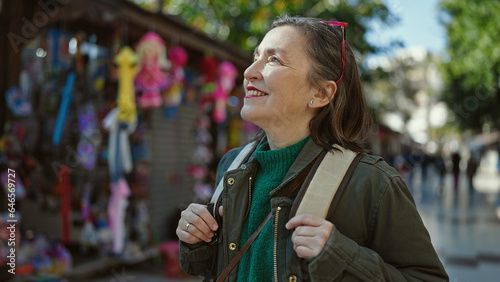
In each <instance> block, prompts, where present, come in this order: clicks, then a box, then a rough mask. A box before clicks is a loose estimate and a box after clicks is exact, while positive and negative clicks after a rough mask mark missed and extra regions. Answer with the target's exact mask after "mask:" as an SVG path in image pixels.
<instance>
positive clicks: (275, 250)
mask: <svg viewBox="0 0 500 282" xmlns="http://www.w3.org/2000/svg"><path fill="white" fill-rule="evenodd" d="M280 210H281V207H277V208H276V220H275V221H274V250H273V265H274V281H278V218H279V214H280Z"/></svg>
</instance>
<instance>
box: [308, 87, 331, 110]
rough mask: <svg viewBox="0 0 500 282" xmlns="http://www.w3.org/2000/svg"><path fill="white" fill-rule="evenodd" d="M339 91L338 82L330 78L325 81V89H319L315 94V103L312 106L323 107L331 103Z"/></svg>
mask: <svg viewBox="0 0 500 282" xmlns="http://www.w3.org/2000/svg"><path fill="white" fill-rule="evenodd" d="M336 92H337V84H336V83H335V81H332V80H329V81H327V82H326V83H325V86H324V87H323V89H318V90H317V91H316V94H314V96H313V100H314V103H313V104H311V105H310V106H311V107H313V108H321V107H324V106H326V105H328V104H329V103H330V101H332V100H333V98H334V97H335V93H336Z"/></svg>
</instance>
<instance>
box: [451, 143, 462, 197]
mask: <svg viewBox="0 0 500 282" xmlns="http://www.w3.org/2000/svg"><path fill="white" fill-rule="evenodd" d="M460 160H461V157H460V153H459V152H458V151H455V152H453V154H451V163H452V169H451V172H452V173H453V188H454V189H455V192H457V191H458V184H459V180H460Z"/></svg>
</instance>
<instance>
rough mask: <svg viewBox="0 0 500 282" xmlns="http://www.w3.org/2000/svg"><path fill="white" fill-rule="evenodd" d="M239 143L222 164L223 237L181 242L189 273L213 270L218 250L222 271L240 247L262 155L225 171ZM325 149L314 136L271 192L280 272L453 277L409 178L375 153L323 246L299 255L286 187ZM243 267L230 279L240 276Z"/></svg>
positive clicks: (313, 276) (323, 277)
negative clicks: (440, 255) (305, 255)
mask: <svg viewBox="0 0 500 282" xmlns="http://www.w3.org/2000/svg"><path fill="white" fill-rule="evenodd" d="M240 150H241V148H238V149H234V150H231V151H230V152H228V153H227V154H226V155H225V156H224V157H223V158H222V160H221V162H220V163H219V167H218V170H217V181H219V180H220V179H221V178H222V177H223V181H224V190H223V192H222V203H223V206H224V215H223V223H222V232H219V234H218V236H219V238H218V242H216V243H215V244H214V245H209V244H207V243H205V242H200V243H198V244H195V245H188V244H185V243H181V244H180V265H181V268H182V269H183V270H184V271H185V272H186V273H188V274H190V275H202V276H206V275H208V273H210V268H211V263H212V258H213V256H214V255H215V253H216V252H217V258H216V263H217V266H216V271H217V276H218V275H219V274H220V273H221V272H222V270H223V269H224V267H225V266H226V265H227V264H228V263H229V261H230V260H231V259H232V258H233V257H234V255H235V254H236V253H237V252H238V250H239V248H240V247H241V246H239V243H240V234H241V229H242V224H243V221H244V219H245V218H246V216H247V215H248V213H249V212H251V211H249V207H250V201H251V191H252V181H253V178H254V177H255V175H256V174H257V168H258V162H257V160H256V159H255V158H254V157H253V156H252V157H250V159H249V160H248V161H247V162H246V163H245V164H243V165H241V166H240V167H239V168H238V169H235V170H232V171H228V172H226V170H227V169H228V167H229V166H230V164H231V163H232V161H233V159H234V158H235V157H236V156H237V155H238V153H239V151H240ZM321 151H322V148H321V147H320V146H318V145H316V144H315V143H314V142H313V141H312V140H311V139H309V140H308V141H307V143H306V144H305V145H304V148H303V149H302V151H301V152H300V153H299V156H298V157H297V159H296V160H295V162H294V163H293V164H292V166H291V168H290V170H289V171H288V173H287V175H286V176H285V179H284V180H283V183H282V184H281V185H280V186H279V187H277V188H276V189H274V190H273V191H272V192H271V193H270V196H271V208H272V213H273V218H272V220H273V235H274V242H269V247H270V248H273V258H274V261H273V262H272V263H273V268H274V280H275V281H309V280H311V281H370V282H372V281H448V280H449V279H448V275H447V274H446V272H445V270H444V268H443V265H442V264H441V262H440V260H439V258H438V256H437V254H436V252H435V250H434V248H433V246H432V244H431V239H430V237H429V233H428V232H427V230H426V228H425V226H424V224H423V222H422V220H421V218H420V215H419V213H418V211H417V209H416V207H415V203H414V201H413V198H412V196H411V194H410V191H409V189H408V188H407V186H406V184H405V182H404V180H403V179H402V177H401V176H400V175H399V174H398V173H397V171H396V170H394V169H393V168H392V167H390V166H389V165H388V164H387V163H386V162H384V161H383V160H382V158H380V157H376V156H370V155H368V156H364V157H363V158H362V159H361V160H360V162H359V164H358V166H357V168H356V170H355V171H354V173H353V175H352V178H351V179H350V181H349V183H348V184H347V186H346V189H345V191H344V193H343V194H342V196H341V198H340V202H339V203H338V205H337V207H336V208H335V210H334V211H333V215H332V216H331V217H328V218H327V219H328V220H329V221H331V222H332V223H333V224H334V227H333V230H332V233H331V235H330V238H329V239H328V241H327V243H326V246H325V247H324V249H323V250H322V251H321V253H320V254H319V255H317V256H316V257H313V258H310V259H300V258H299V257H298V256H297V255H296V253H295V252H294V250H293V243H292V242H291V236H292V232H293V231H291V230H287V229H286V228H285V224H286V223H287V222H288V220H289V219H290V217H289V216H290V215H289V213H290V209H291V207H292V204H293V203H294V197H293V196H292V197H291V198H287V197H284V196H283V194H284V193H285V190H287V186H288V184H290V183H292V182H293V180H294V178H295V177H297V175H298V174H299V173H300V172H301V171H302V170H303V169H304V168H305V167H307V165H308V164H309V163H311V162H312V161H313V160H314V159H315V158H316V157H317V156H318V155H319V154H320V152H321ZM332 169H335V168H332ZM216 245H217V246H218V248H217V251H215V248H214V246H216ZM262 263H269V262H262ZM237 268H238V267H237V266H236V267H235V268H234V269H233V271H232V272H231V274H230V275H229V276H228V278H227V279H226V281H236V276H237V274H238V269H237Z"/></svg>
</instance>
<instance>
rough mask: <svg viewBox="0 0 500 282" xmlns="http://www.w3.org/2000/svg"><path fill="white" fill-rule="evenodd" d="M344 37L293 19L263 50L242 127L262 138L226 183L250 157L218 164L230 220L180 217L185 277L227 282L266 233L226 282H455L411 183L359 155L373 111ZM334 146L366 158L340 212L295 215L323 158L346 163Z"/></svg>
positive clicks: (248, 82) (191, 212) (248, 88)
mask: <svg viewBox="0 0 500 282" xmlns="http://www.w3.org/2000/svg"><path fill="white" fill-rule="evenodd" d="M335 26H341V28H342V30H341V31H342V32H339V31H338V30H340V28H339V27H335ZM346 26H347V24H346V23H340V22H322V21H320V20H317V19H309V18H298V17H293V18H290V17H284V18H281V19H278V20H276V21H275V22H274V23H273V25H272V27H271V30H270V31H269V32H268V33H267V34H266V35H265V37H264V39H263V40H262V42H261V43H260V45H259V46H258V47H257V48H256V50H255V53H254V62H253V63H252V64H251V65H250V66H249V67H248V68H247V70H246V71H245V74H244V78H245V79H244V87H245V94H246V95H245V99H244V105H243V108H242V110H241V115H242V117H243V119H245V120H247V121H250V122H252V123H254V124H256V125H258V126H259V127H260V128H261V129H262V131H261V132H260V134H259V135H258V136H257V138H256V139H257V143H256V144H257V146H255V147H254V148H255V149H253V150H250V153H249V154H243V155H244V156H246V157H242V159H243V164H242V165H241V166H239V168H237V169H235V170H231V171H227V170H228V167H229V166H230V164H231V163H233V160H234V159H235V158H237V156H238V157H239V156H241V155H240V152H241V150H242V148H238V149H234V150H232V151H230V152H228V153H227V154H226V155H225V156H224V157H223V158H222V160H221V162H220V163H219V167H218V170H217V180H218V181H221V180H223V181H222V182H220V183H221V185H223V187H224V189H223V191H222V196H221V197H222V198H219V199H221V200H220V201H218V202H217V205H218V206H219V205H221V204H222V206H220V207H217V210H218V211H219V215H220V216H222V220H221V221H219V222H217V221H216V220H215V218H214V217H213V216H212V215H211V214H210V213H209V211H208V210H207V209H206V207H205V206H204V205H199V204H191V205H190V206H189V207H188V208H187V209H186V210H185V211H183V212H182V214H181V219H180V221H179V224H178V227H177V235H178V236H179V239H180V241H181V244H180V264H181V267H182V268H183V269H184V271H186V272H187V273H188V274H192V275H203V276H212V278H214V277H219V275H221V273H222V272H223V271H224V269H226V267H227V265H228V263H229V262H230V261H232V259H233V258H234V257H235V256H236V255H237V253H238V252H239V250H240V249H241V248H242V247H243V246H244V245H245V243H246V242H247V239H248V238H249V237H250V236H251V234H252V233H254V231H255V230H256V229H258V227H259V225H260V226H261V227H262V229H261V231H260V233H258V236H257V237H256V239H255V241H253V243H252V244H251V246H250V248H249V249H248V251H246V252H245V253H244V254H241V253H240V254H241V255H242V258H241V260H240V261H239V263H237V264H236V265H235V267H234V268H233V270H232V271H231V270H230V269H229V270H227V269H226V271H225V272H224V273H229V276H228V277H227V280H225V281H304V280H306V281H309V280H310V281H334V280H335V281H401V280H415V281H417V280H418V281H444V280H447V279H448V276H447V274H446V272H445V270H444V268H443V266H442V264H441V262H440V261H439V258H438V256H437V254H436V252H435V250H434V248H433V246H432V244H431V241H430V237H429V234H428V232H427V230H426V228H425V226H424V225H423V223H422V220H421V218H420V216H419V213H418V211H417V209H416V207H415V204H414V201H413V198H412V196H411V194H410V193H409V190H408V187H407V186H406V184H405V182H404V180H403V179H402V177H401V176H400V175H399V174H398V173H397V171H396V170H394V169H393V168H392V167H390V166H389V165H388V164H387V163H386V162H384V161H383V159H382V158H380V157H375V156H370V155H364V154H363V153H362V152H363V148H362V145H361V144H362V140H361V138H360V134H361V133H362V132H363V127H364V124H365V118H364V117H365V104H364V99H363V93H362V87H361V81H360V78H359V74H358V67H357V65H356V60H355V57H354V53H353V51H352V50H351V48H350V47H349V46H348V45H347V44H346V41H345V37H344V28H345V27H346ZM334 144H336V145H339V146H342V147H343V148H345V150H349V151H350V152H351V153H352V152H357V153H361V155H358V156H359V157H360V158H361V159H360V161H359V163H358V165H357V166H356V167H355V169H354V170H353V174H352V177H351V178H350V181H349V182H348V183H347V186H346V187H345V190H343V193H342V194H341V197H340V198H337V199H339V202H338V204H337V205H336V206H335V209H334V210H332V212H331V213H328V214H327V215H326V218H323V217H318V216H314V215H311V214H307V213H303V214H299V215H295V213H294V212H295V210H294V206H295V204H298V203H299V202H300V201H301V199H303V198H305V196H304V197H303V198H302V197H300V196H297V195H303V194H301V193H305V191H303V190H300V189H297V190H292V191H295V192H293V193H292V194H291V195H289V196H286V194H287V192H288V191H290V189H291V188H294V187H295V184H298V183H296V182H298V179H300V177H299V175H300V176H302V174H303V172H304V171H306V172H307V170H308V168H309V167H310V166H311V165H313V164H319V162H316V160H317V157H318V156H320V155H321V156H323V154H327V152H330V153H331V154H334V155H336V154H348V153H347V151H344V153H342V152H340V151H337V150H336V149H334V148H333V147H332V146H333V145H334ZM245 148H249V147H245ZM330 153H328V154H330ZM321 163H322V164H323V162H321ZM336 168H337V167H332V168H331V169H332V170H335V169H336ZM314 172H315V170H313V169H311V173H312V174H314ZM312 174H311V175H308V177H309V176H312ZM306 179H307V178H306ZM302 182H303V181H300V183H302ZM312 183H313V182H311V185H312ZM331 188H332V189H334V188H336V187H333V185H332V187H331ZM308 191H309V190H308ZM337 195H339V194H337ZM334 199H335V198H334ZM219 215H217V214H215V215H214V216H216V217H219ZM270 217H271V218H272V220H269V221H266V220H265V219H269V218H270ZM221 224H222V225H221ZM215 232H217V236H216V235H214V234H215ZM214 237H215V239H216V243H213V242H212V239H214ZM212 270H213V271H214V273H213V274H212V275H211V273H212V272H211V271H212Z"/></svg>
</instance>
